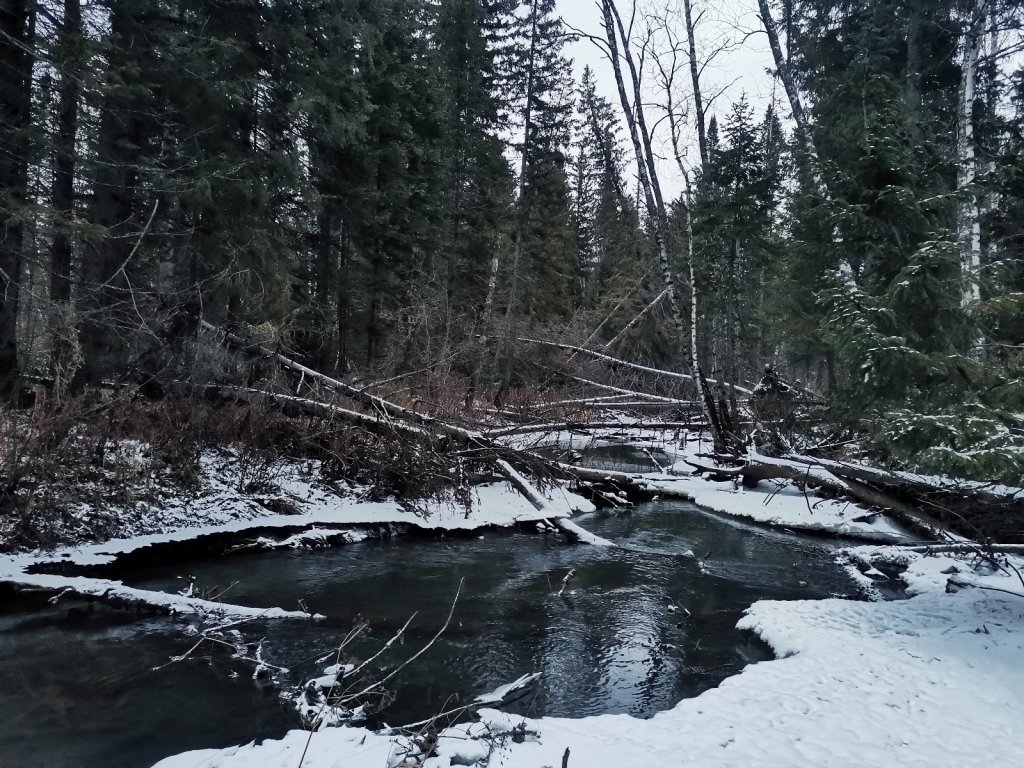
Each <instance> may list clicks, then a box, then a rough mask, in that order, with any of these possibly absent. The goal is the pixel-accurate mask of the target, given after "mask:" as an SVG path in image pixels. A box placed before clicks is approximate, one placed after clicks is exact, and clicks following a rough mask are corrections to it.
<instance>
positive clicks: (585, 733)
mask: <svg viewBox="0 0 1024 768" xmlns="http://www.w3.org/2000/svg"><path fill="white" fill-rule="evenodd" d="M853 553H854V554H855V555H857V556H858V557H860V558H863V559H865V560H871V559H875V560H878V559H889V560H892V559H898V560H901V561H902V562H903V563H904V564H905V565H907V566H908V571H907V578H908V580H909V583H910V585H911V588H912V591H913V592H914V593H915V596H914V597H912V598H911V599H910V600H905V601H895V602H855V601H848V600H838V599H832V600H822V601H793V602H778V601H764V602H759V603H756V604H755V605H754V606H752V607H751V608H750V609H749V610H748V611H747V614H746V616H745V617H744V618H743V619H742V620H741V622H740V626H741V627H743V628H746V629H750V630H752V631H754V632H756V633H757V634H758V635H760V636H761V637H762V638H763V639H764V640H765V641H766V642H767V643H768V644H769V645H771V647H772V648H773V649H774V650H775V652H776V654H777V655H778V656H779V658H778V659H777V660H775V661H770V662H763V663H760V664H756V665H753V666H750V667H748V668H747V669H745V670H744V671H743V672H742V673H741V674H739V675H737V676H735V677H732V678H729V679H728V680H726V681H725V682H724V683H723V684H722V685H720V686H719V687H718V688H716V689H712V690H710V691H707V692H706V693H704V694H702V695H700V696H698V697H696V698H693V699H687V700H684V701H682V702H681V703H680V704H679V705H678V706H676V707H675V708H674V709H672V710H670V711H668V712H663V713H661V714H659V715H657V716H655V717H654V718H652V719H650V720H637V719H634V718H631V717H629V716H626V715H604V716H600V717H590V718H584V719H578V720H572V719H559V718H541V719H538V720H523V719H522V718H520V717H518V716H509V715H506V714H504V713H501V712H499V711H495V710H483V711H481V713H480V722H477V723H472V724H466V725H460V726H455V727H452V728H450V729H448V730H446V731H444V732H443V734H442V736H441V738H440V741H439V743H438V746H437V749H436V753H435V755H434V756H432V757H428V758H425V759H422V760H421V759H420V758H414V756H415V752H416V750H415V749H414V748H413V749H412V755H410V754H408V752H409V750H410V741H409V739H408V738H405V737H400V736H392V735H387V734H385V733H374V732H370V731H366V730H363V729H359V728H328V729H324V730H321V731H318V732H316V733H313V734H312V735H310V734H309V733H307V732H304V731H292V732H290V733H288V734H287V735H286V736H285V737H284V738H283V739H280V740H270V741H265V742H264V743H263V744H261V745H253V744H250V745H245V746H240V747H232V748H229V749H224V750H200V751H195V752H189V753H185V754H182V755H178V756H175V757H171V758H167V759H166V760H164V761H162V762H160V763H158V766H159V768H241V767H242V766H246V767H247V768H278V767H280V768H295V766H297V765H299V762H300V755H302V754H303V752H304V751H305V750H306V749H307V746H308V752H307V753H306V755H305V758H304V759H303V760H302V763H301V764H302V766H303V767H304V768H361V767H362V766H366V767H367V768H389V767H393V766H396V765H398V764H399V763H400V762H401V761H402V760H403V759H406V760H407V761H406V762H405V763H402V764H403V765H404V766H414V765H423V766H424V768H450V767H451V766H456V765H472V764H480V765H484V764H486V765H490V766H499V765H500V766H502V768H539V767H540V766H557V765H561V764H562V759H563V755H564V753H565V751H566V750H567V749H568V750H569V751H570V756H569V760H568V764H569V765H570V766H574V765H575V766H587V768H601V767H603V766H608V768H613V767H614V768H621V767H622V766H662V765H666V766H667V765H684V764H685V765H693V766H701V768H716V767H718V766H721V767H722V768H725V767H727V766H728V767H729V768H744V767H746V766H758V767H759V768H771V767H773V766H778V768H792V767H793V766H808V768H811V767H814V768H817V767H818V766H832V767H833V768H844V767H846V766H849V767H850V768H862V767H863V766H865V765H899V766H904V767H911V766H920V767H921V768H943V767H945V766H949V768H953V767H954V766H956V767H957V768H959V766H963V765H973V764H975V763H977V762H978V760H979V759H983V760H984V762H985V763H986V764H992V765H1007V766H1009V765H1019V758H1020V753H1019V747H1018V745H1017V743H1016V739H1015V738H1014V737H1013V734H1015V733H1016V729H1017V727H1018V725H1019V717H1020V713H1021V712H1022V711H1024V664H1021V659H1022V658H1024V655H1022V654H1024V596H1021V595H1013V594H1006V593H1002V592H996V591H990V590H991V589H992V588H994V589H1008V590H1010V591H1013V592H1018V593H1019V592H1020V591H1021V589H1022V585H1021V583H1020V581H1019V580H1017V578H1016V576H1015V574H1014V573H1013V571H1012V569H1011V568H1007V569H1006V570H1005V572H1004V571H997V570H995V569H992V568H988V567H982V568H981V569H980V570H979V569H976V568H975V567H974V565H976V564H975V563H972V562H971V561H970V560H967V559H964V558H953V557H947V556H939V557H926V556H924V555H919V554H914V553H906V552H902V551H897V550H894V549H879V548H872V547H865V548H858V549H857V550H854V551H853ZM1021 565H1024V563H1020V562H1017V563H1016V566H1017V567H1020V566H1021ZM952 569H956V571H957V573H953V571H952ZM950 578H954V579H956V580H962V581H964V582H968V581H970V582H973V583H974V584H976V585H977V586H973V587H964V588H960V589H958V590H957V591H955V592H953V593H947V592H946V591H945V590H946V585H947V580H948V579H950ZM986 587H987V588H989V589H986ZM477 761H479V762H477Z"/></svg>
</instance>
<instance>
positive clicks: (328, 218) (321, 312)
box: [311, 202, 334, 371]
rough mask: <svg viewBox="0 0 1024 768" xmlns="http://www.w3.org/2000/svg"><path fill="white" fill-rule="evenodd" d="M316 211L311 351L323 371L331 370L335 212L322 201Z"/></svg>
mask: <svg viewBox="0 0 1024 768" xmlns="http://www.w3.org/2000/svg"><path fill="white" fill-rule="evenodd" d="M321 206H322V207H321V209H320V213H319V214H317V229H318V233H317V253H316V293H315V298H316V313H315V315H314V318H315V320H314V322H315V324H316V327H315V328H313V329H312V331H313V333H312V339H311V341H312V346H313V349H312V350H311V352H312V353H313V354H314V355H315V356H316V360H317V366H318V367H319V369H320V370H321V371H326V370H330V367H329V366H330V357H331V328H330V326H331V324H330V315H329V309H330V304H331V287H332V285H331V281H332V278H333V277H334V262H333V257H334V247H333V246H334V216H333V213H332V211H331V210H330V208H329V207H328V206H327V203H326V202H323V203H321Z"/></svg>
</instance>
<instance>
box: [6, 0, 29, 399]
mask: <svg viewBox="0 0 1024 768" xmlns="http://www.w3.org/2000/svg"><path fill="white" fill-rule="evenodd" d="M34 20H35V5H34V4H32V3H30V2H29V0H0V398H2V399H6V398H7V397H9V396H10V395H11V394H12V393H13V392H14V390H15V388H16V385H17V381H18V343H17V326H18V286H19V274H20V271H21V250H22V246H23V244H24V227H23V224H22V222H21V216H22V214H23V209H24V206H25V204H26V196H27V189H26V188H27V186H28V128H29V126H28V122H29V113H30V107H31V102H32V99H31V89H32V56H31V55H30V53H29V51H30V50H31V46H32V43H33V40H32V38H33V37H34V34H33V27H34Z"/></svg>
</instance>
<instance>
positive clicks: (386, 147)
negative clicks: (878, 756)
mask: <svg viewBox="0 0 1024 768" xmlns="http://www.w3.org/2000/svg"><path fill="white" fill-rule="evenodd" d="M751 2H753V0H751ZM621 4H622V3H621V0H620V5H621ZM692 10H693V9H691V2H689V0H682V3H681V5H680V3H679V2H667V3H666V4H664V7H661V6H659V5H658V4H657V3H652V4H649V5H643V6H642V7H638V8H636V9H634V8H633V7H631V6H630V7H629V8H625V7H623V8H619V7H616V4H615V3H604V2H599V3H596V4H595V5H594V9H593V13H594V15H595V16H597V15H598V14H602V15H603V19H602V23H601V30H602V33H603V37H601V39H596V40H594V41H593V42H594V44H595V45H598V46H601V47H602V48H603V49H604V50H605V51H611V52H613V55H614V58H615V61H616V63H617V65H618V66H617V71H618V72H617V78H618V83H619V87H620V92H621V101H618V102H616V101H614V100H609V99H607V98H605V97H602V96H601V95H599V93H598V90H597V88H596V87H595V75H594V73H593V72H591V71H590V70H589V69H587V70H584V71H583V73H582V77H581V78H579V79H575V78H574V75H573V72H572V68H571V66H570V61H569V59H568V58H567V54H566V52H565V44H566V42H567V41H568V40H570V39H571V38H572V37H573V32H572V31H571V30H570V29H567V28H566V26H565V25H564V24H563V23H562V22H561V20H560V18H559V16H558V11H557V8H556V7H555V4H554V2H553V0H531V1H530V2H525V3H521V4H520V3H517V2H515V0H493V1H492V0H383V1H380V2H378V1H376V0H375V1H374V2H369V1H367V2H358V1H355V0H353V1H352V2H349V1H347V0H332V1H330V2H306V0H297V1H296V2H290V1H286V2H273V3H262V2H248V0H227V1H226V2H220V1H217V2H205V1H204V2H192V3H189V2H185V3H177V2H171V3H166V2H149V0H141V1H139V0H132V1H131V2H122V1H121V0H117V2H114V1H113V0H110V1H106V0H105V1H103V2H99V1H97V2H91V1H89V0H86V1H85V2H83V0H67V1H66V2H64V3H46V2H33V1H32V0H5V2H4V8H3V13H2V17H0V18H2V23H3V30H2V37H0V46H2V52H0V62H2V66H3V68H4V76H3V93H2V105H0V108H2V114H3V134H2V137H0V141H2V147H0V156H2V168H0V175H2V188H3V196H2V216H3V221H4V226H3V239H2V243H0V270H2V272H0V280H2V281H3V287H4V289H3V291H2V295H0V301H2V303H0V389H2V390H3V392H5V393H6V394H7V395H10V394H11V393H12V392H13V391H15V389H17V388H18V386H19V381H21V382H23V381H24V378H23V377H26V376H40V377H44V378H47V379H49V380H51V381H55V383H56V384H57V385H58V386H59V387H61V388H64V387H66V388H68V389H69V390H75V389H79V388H80V387H82V386H90V385H97V384H99V383H101V382H103V381H117V382H128V381H135V382H138V381H145V380H148V379H152V378H154V377H157V378H160V377H168V376H172V377H173V376H180V374H181V370H183V369H184V368H188V367H189V362H188V355H189V348H188V342H189V340H190V339H192V338H193V337H194V336H195V333H196V330H197V322H198V319H199V318H203V319H206V320H208V321H209V322H211V323H213V324H215V325H223V326H225V327H229V328H235V329H239V328H241V329H247V330H250V331H253V332H255V333H257V334H258V335H262V337H265V338H266V339H268V340H272V343H273V344H275V345H280V346H281V347H282V348H285V349H288V350H290V352H291V353H292V354H293V355H294V356H295V357H298V358H300V359H302V360H303V361H305V362H306V363H308V364H309V365H311V366H313V367H314V368H316V369H317V370H319V371H322V372H325V373H329V374H332V375H337V376H340V377H348V378H357V379H366V378H369V377H377V378H386V377H389V376H393V375H397V374H402V373H408V372H411V371H417V370H420V371H424V373H423V374H422V376H421V377H420V378H418V379H417V381H418V382H420V381H422V382H425V386H427V387H428V389H429V390H430V397H432V398H434V399H437V397H438V393H440V392H444V393H445V394H451V393H453V392H455V391H456V390H460V391H463V392H468V391H473V398H475V399H477V400H479V399H484V400H487V401H489V402H492V403H497V404H501V403H503V402H510V401H514V400H515V398H516V397H517V396H519V394H518V393H520V392H524V393H530V392H537V391H544V390H547V389H549V388H551V387H558V386H563V385H565V384H567V383H569V382H567V381H566V379H565V378H564V376H560V375H559V374H560V373H564V371H561V372H559V371H553V370H552V368H551V366H548V365H546V364H545V361H544V355H543V354H542V352H543V350H542V349H538V347H537V345H533V344H531V343H529V342H526V341H523V339H524V338H538V337H539V338H543V339H546V340H554V341H557V342H560V343H565V344H569V345H573V346H582V347H588V348H591V349H595V350H601V351H602V352H604V353H606V354H609V355H611V356H613V357H617V358H622V359H628V360H629V361H633V362H637V363H641V364H643V365H645V366H650V367H654V368H660V369H672V370H677V371H690V370H692V369H694V368H695V366H699V367H700V368H701V369H702V371H703V373H704V375H705V376H706V377H708V378H709V379H714V380H715V381H717V382H721V390H720V393H719V392H716V393H715V395H716V397H717V396H718V394H721V395H722V396H723V397H724V400H725V402H726V405H727V410H730V409H731V410H734V409H735V406H736V404H735V390H731V389H729V387H728V385H737V386H742V387H745V388H748V389H749V388H752V387H753V386H754V385H756V384H757V382H758V381H759V380H760V378H761V376H762V372H763V370H764V368H765V366H766V365H772V366H774V367H775V368H776V370H778V371H779V372H780V373H782V374H784V375H786V376H787V377H788V378H789V379H790V380H799V381H800V382H801V384H802V386H803V387H805V388H807V389H808V390H812V391H813V392H815V393H818V394H820V395H822V396H825V397H827V399H828V402H829V409H830V414H829V417H830V418H831V419H833V420H834V421H835V422H836V423H837V424H843V425H849V426H850V427H851V428H855V429H857V430H860V431H864V432H866V433H868V434H869V435H870V438H871V439H872V440H874V441H877V445H878V447H879V448H880V450H882V451H884V452H885V453H886V454H887V455H891V456H893V457H897V458H899V459H901V460H903V461H910V462H914V463H918V464H920V465H922V466H924V467H927V468H930V469H935V470H949V471H957V472H959V473H966V474H969V475H981V476H985V475H990V476H992V477H1002V478H1004V479H1005V478H1012V477H1013V476H1019V474H1020V472H1021V466H1022V465H1021V450H1022V446H1024V436H1022V431H1021V430H1022V422H1021V411H1022V410H1024V402H1022V398H1024V389H1022V384H1021V367H1022V362H1021V361H1022V349H1021V344H1022V341H1024V336H1022V333H1024V326H1022V323H1021V318H1022V317H1024V313H1022V311H1021V310H1022V305H1021V297H1022V295H1024V294H1022V289H1024V282H1022V281H1024V267H1022V263H1024V262H1022V251H1021V249H1022V245H1024V181H1022V180H1024V164H1022V163H1024V160H1022V151H1021V150H1022V141H1024V140H1022V135H1024V134H1022V131H1024V69H1022V60H1021V58H1020V52H1021V51H1020V45H1021V44H1020V37H1019V35H1020V24H1021V11H1020V8H1019V7H1018V5H1017V4H1016V3H1014V2H999V1H998V0H993V1H992V2H990V1H989V0H971V1H970V2H960V1H958V2H951V1H950V0H945V1H943V2H927V1H923V0H899V1H896V2H890V1H889V0H882V1H872V2H854V3H835V2H827V1H826V2H817V1H816V0H815V1H814V2H796V1H795V0H793V1H790V0H786V1H785V2H783V3H782V4H781V5H779V6H778V7H773V6H772V4H770V3H768V2H767V1H766V0H765V1H762V2H760V3H759V9H758V14H759V16H760V19H761V21H762V23H763V29H762V30H757V32H758V33H764V34H766V36H767V39H768V40H769V41H770V45H771V50H772V52H773V54H774V62H775V66H774V69H773V71H772V72H771V73H769V74H770V76H771V77H773V78H775V79H776V81H777V83H778V90H777V96H778V97H777V98H775V99H774V102H773V103H770V104H769V105H768V106H767V107H765V108H762V107H757V108H755V107H754V106H752V105H751V104H750V103H749V102H748V101H747V99H746V98H745V96H743V95H742V94H741V95H739V96H738V98H736V100H735V101H734V102H733V103H731V104H729V103H724V102H721V101H715V102H714V103H712V104H709V103H708V102H709V97H710V96H711V93H710V91H711V89H712V87H713V84H712V83H711V82H708V83H707V84H706V83H705V80H708V81H710V80H711V77H710V75H706V74H705V72H706V70H705V67H704V65H705V64H706V62H707V60H708V59H709V58H710V57H711V56H712V55H713V53H714V52H713V51H711V50H709V47H708V43H710V42H712V41H708V40H702V39H701V28H700V27H701V25H700V23H699V21H695V20H694V19H695V18H696V15H695V14H694V13H692V12H691V11H692ZM698 10H699V11H700V12H703V11H706V10H708V9H706V8H701V9H698ZM624 109H625V111H623V110H624ZM676 164H677V165H678V168H672V167H670V166H673V165H676ZM659 172H660V174H661V175H665V174H666V173H672V172H678V173H677V175H681V176H682V177H683V178H685V184H683V185H681V187H680V189H678V190H676V191H675V192H673V193H672V194H669V193H668V192H667V191H665V190H662V189H661V188H660V185H659V182H658V176H659ZM691 336H692V337H693V339H692V344H691ZM64 379H67V381H64ZM22 388H24V385H23V384H22ZM688 394H689V395H694V396H695V394H694V393H692V392H691V393H688ZM430 397H428V399H430ZM730 398H731V402H730ZM729 418H730V414H729V413H723V414H722V419H723V421H727V420H729ZM734 420H737V419H734Z"/></svg>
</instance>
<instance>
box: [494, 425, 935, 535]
mask: <svg viewBox="0 0 1024 768" xmlns="http://www.w3.org/2000/svg"><path fill="white" fill-rule="evenodd" d="M510 443H512V444H514V445H516V446H517V447H520V448H525V447H546V448H552V447H559V448H563V449H566V450H571V451H586V450H588V449H593V448H595V447H598V448H600V447H606V446H614V445H629V446H632V447H636V448H640V449H641V450H642V449H649V450H650V451H651V452H652V455H653V452H655V451H659V452H662V453H663V454H664V455H667V456H668V457H670V459H671V467H669V468H668V471H665V472H626V473H624V472H615V471H607V472H603V474H604V475H605V476H607V477H608V478H609V479H613V480H614V479H619V480H626V481H628V483H629V484H631V485H633V486H634V487H636V488H638V489H640V490H644V491H647V492H649V493H653V494H657V495H663V496H668V497H674V498H681V499H687V500H689V501H692V502H693V503H695V504H698V505H700V506H702V507H705V508H706V509H709V510H711V511H713V512H717V513H719V514H724V515H730V516H733V517H738V518H742V519H746V520H750V521H753V522H756V523H760V524H762V525H771V526H775V527H779V528H787V529H790V530H794V531H807V532H812V533H823V534H829V535H833V536H842V537H848V538H854V539H860V540H862V541H870V542H879V543H889V544H905V543H910V542H914V541H918V538H917V537H916V536H914V535H913V534H912V533H911V532H910V531H908V530H907V529H905V528H904V527H903V526H901V525H899V524H898V523H896V522H895V521H893V520H892V519H891V518H889V517H887V516H886V515H885V514H881V513H879V511H878V510H872V509H869V508H867V507H865V506H862V505H858V504H854V503H852V502H849V501H845V500H843V501H838V500H833V499H823V498H821V497H818V496H815V495H813V494H809V493H806V492H805V491H803V490H802V489H800V488H798V487H797V486H796V485H795V484H794V483H792V482H790V481H786V480H777V481H762V482H761V483H759V484H758V485H757V486H756V487H754V488H745V487H744V486H743V485H742V484H741V483H739V482H733V481H724V482H721V481H714V480H709V479H707V478H705V477H702V476H699V475H694V474H693V469H694V468H693V466H692V465H690V464H688V463H687V461H692V462H696V463H698V464H708V460H707V459H706V458H704V456H703V454H704V453H705V452H706V451H709V450H711V446H710V443H709V441H708V439H707V438H706V437H705V436H703V435H701V434H695V433H687V432H686V431H685V430H663V429H662V430H654V429H652V430H645V429H640V428H636V427H627V428H623V429H615V428H612V427H609V428H608V429H607V430H602V431H600V432H596V433H593V434H580V433H576V432H571V431H560V432H552V433H549V434H545V435H543V436H541V437H537V436H534V437H533V438H532V440H530V439H527V438H524V437H523V436H514V437H513V438H510ZM584 463H585V462H584ZM805 470H806V471H807V472H809V473H812V474H816V475H827V474H828V473H827V471H825V470H823V469H821V468H808V467H806V466H802V465H801V466H800V471H805Z"/></svg>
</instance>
